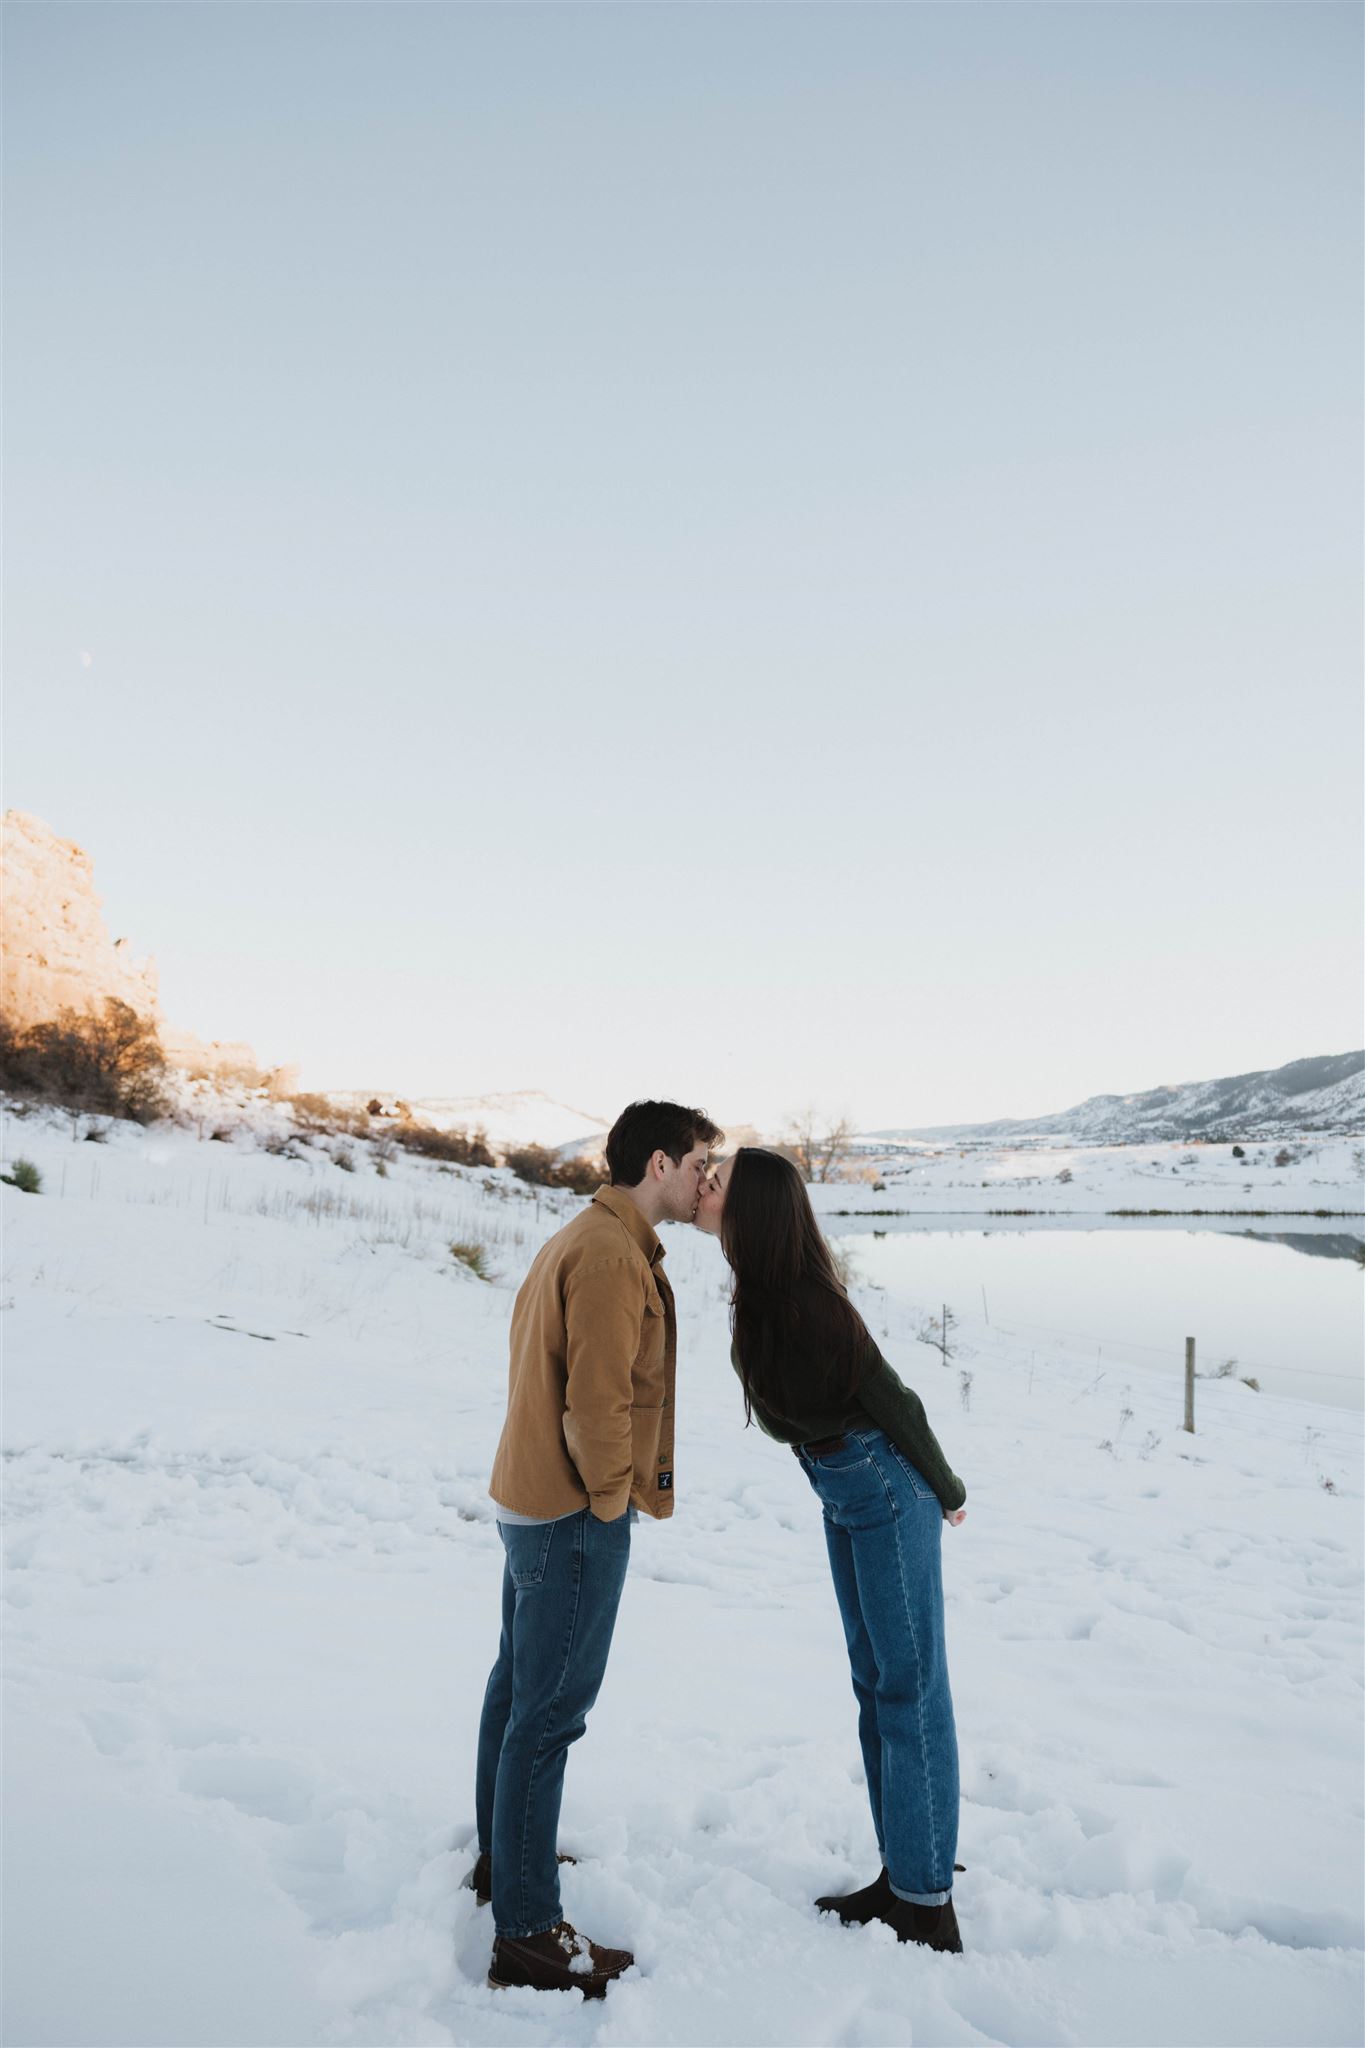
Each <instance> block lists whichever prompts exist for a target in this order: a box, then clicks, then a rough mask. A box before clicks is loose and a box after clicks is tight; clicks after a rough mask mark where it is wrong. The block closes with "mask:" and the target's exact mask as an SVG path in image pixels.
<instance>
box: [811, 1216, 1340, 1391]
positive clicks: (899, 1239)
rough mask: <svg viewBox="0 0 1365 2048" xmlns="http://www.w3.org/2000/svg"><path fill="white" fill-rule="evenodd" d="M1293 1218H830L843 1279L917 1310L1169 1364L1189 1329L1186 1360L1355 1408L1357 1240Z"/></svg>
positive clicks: (1053, 1344)
mask: <svg viewBox="0 0 1365 2048" xmlns="http://www.w3.org/2000/svg"><path fill="white" fill-rule="evenodd" d="M829 1220H830V1223H831V1224H832V1223H833V1222H834V1219H833V1218H831V1219H829ZM1294 1222H1295V1224H1296V1226H1297V1227H1296V1228H1295V1229H1293V1230H1284V1231H1281V1230H1267V1229H1263V1228H1257V1229H1248V1228H1246V1227H1245V1226H1244V1225H1242V1224H1239V1223H1238V1222H1237V1220H1236V1219H1232V1218H1229V1219H1218V1221H1217V1222H1211V1223H1201V1224H1195V1223H1193V1222H1191V1221H1189V1220H1187V1219H1180V1218H1176V1219H1169V1218H1161V1219H1155V1218H1143V1219H1141V1220H1140V1221H1128V1220H1127V1219H1125V1220H1124V1221H1123V1222H1121V1223H1120V1222H1116V1221H1115V1220H1114V1219H1110V1218H1103V1219H1101V1218H1089V1219H1086V1220H1085V1221H1084V1222H1082V1221H1081V1220H1080V1219H1079V1218H1075V1217H1068V1218H1057V1219H1053V1218H1048V1219H1047V1220H1046V1222H1044V1221H1043V1219H1041V1218H1028V1219H1022V1218H1021V1219H1018V1220H1014V1219H1010V1220H1008V1221H1006V1220H1004V1219H1001V1218H997V1217H991V1218H984V1217H983V1218H980V1219H972V1220H971V1221H970V1222H969V1221H968V1219H966V1218H964V1217H961V1216H954V1217H952V1218H947V1217H896V1218H891V1217H886V1218H880V1217H879V1218H876V1219H873V1218H871V1217H865V1218H853V1217H840V1218H839V1219H838V1224H839V1226H840V1228H839V1230H838V1234H837V1243H838V1247H839V1250H840V1253H841V1254H842V1255H843V1256H844V1257H845V1258H846V1259H847V1260H849V1261H850V1262H851V1265H852V1269H853V1275H854V1277H855V1279H856V1280H858V1281H862V1282H866V1283H870V1284H872V1285H874V1286H878V1287H884V1288H886V1290H887V1291H888V1293H890V1294H892V1295H893V1296H895V1297H896V1298H898V1299H901V1300H904V1301H907V1302H910V1303H913V1304H915V1305H916V1306H918V1307H922V1308H923V1309H925V1310H926V1312H928V1311H932V1312H934V1313H937V1312H938V1310H939V1309H940V1307H941V1306H942V1304H943V1303H945V1302H946V1303H948V1305H949V1306H950V1307H951V1309H952V1310H953V1312H954V1314H955V1315H956V1316H957V1317H958V1319H959V1324H960V1326H961V1327H963V1329H964V1332H965V1331H966V1329H967V1326H968V1325H970V1324H973V1323H975V1324H976V1325H977V1326H979V1327H980V1328H981V1329H983V1330H984V1328H985V1327H986V1326H987V1325H989V1326H990V1328H991V1329H992V1330H994V1331H996V1332H1000V1333H1003V1334H1006V1335H1010V1336H1013V1337H1016V1338H1017V1339H1019V1340H1020V1341H1021V1342H1024V1343H1027V1344H1029V1345H1030V1346H1034V1345H1036V1346H1037V1347H1038V1349H1039V1350H1040V1351H1043V1350H1045V1349H1053V1350H1056V1351H1058V1352H1061V1353H1065V1354H1067V1355H1071V1356H1083V1355H1088V1356H1089V1357H1092V1358H1093V1357H1095V1356H1096V1355H1097V1354H1100V1355H1102V1356H1103V1358H1104V1360H1105V1362H1106V1363H1108V1362H1110V1361H1113V1362H1114V1363H1122V1362H1124V1361H1127V1362H1128V1363H1130V1364H1132V1365H1134V1366H1143V1367H1146V1368H1147V1369H1149V1370H1158V1371H1160V1370H1165V1371H1170V1372H1172V1373H1183V1370H1184V1346H1185V1339H1186V1337H1188V1336H1193V1337H1194V1338H1195V1339H1196V1341H1197V1344H1198V1347H1199V1364H1200V1370H1201V1372H1207V1373H1220V1372H1221V1373H1225V1374H1227V1375H1228V1376H1232V1375H1233V1374H1234V1373H1235V1374H1236V1376H1238V1377H1245V1376H1248V1375H1250V1376H1254V1377H1255V1378H1256V1379H1257V1380H1258V1381H1259V1382H1260V1385H1261V1387H1262V1389H1263V1390H1264V1391H1265V1392H1266V1393H1272V1394H1292V1395H1295V1396H1296V1397H1298V1398H1300V1399H1305V1398H1306V1399H1309V1400H1315V1401H1323V1402H1328V1403H1330V1404H1332V1405H1333V1406H1345V1407H1353V1408H1358V1407H1360V1406H1361V1405H1362V1386H1363V1384H1365V1334H1363V1332H1362V1321H1361V1306H1362V1304H1361V1288H1362V1270H1363V1269H1365V1236H1362V1235H1361V1234H1360V1233H1359V1232H1357V1231H1354V1230H1341V1229H1339V1228H1332V1229H1328V1228H1318V1229H1314V1228H1312V1227H1311V1225H1310V1226H1309V1227H1307V1228H1305V1227H1304V1226H1305V1224H1306V1223H1307V1219H1300V1218H1297V1217H1296V1218H1295V1219H1294ZM848 1226H852V1227H851V1228H850V1227H848ZM1290 1254H1296V1255H1297V1256H1289V1255H1290Z"/></svg>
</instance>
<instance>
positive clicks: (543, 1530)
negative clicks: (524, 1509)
mask: <svg viewBox="0 0 1365 2048" xmlns="http://www.w3.org/2000/svg"><path fill="white" fill-rule="evenodd" d="M554 1533H555V1525H554V1523H553V1522H533V1523H531V1524H529V1525H528V1524H527V1523H525V1522H499V1523H498V1534H499V1536H501V1538H502V1547H503V1549H504V1550H505V1551H506V1552H507V1569H508V1571H509V1572H510V1573H511V1574H512V1584H513V1585H514V1586H515V1587H516V1589H517V1591H518V1592H522V1591H524V1590H525V1589H526V1588H527V1587H528V1586H538V1585H539V1584H540V1583H541V1581H542V1580H543V1578H544V1577H545V1567H546V1565H547V1564H548V1563H549V1561H550V1545H551V1543H552V1542H553V1541H554Z"/></svg>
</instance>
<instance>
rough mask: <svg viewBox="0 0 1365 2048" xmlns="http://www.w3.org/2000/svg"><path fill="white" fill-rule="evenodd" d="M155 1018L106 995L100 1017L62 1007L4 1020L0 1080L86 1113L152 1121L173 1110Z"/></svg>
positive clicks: (22, 1091)
mask: <svg viewBox="0 0 1365 2048" xmlns="http://www.w3.org/2000/svg"><path fill="white" fill-rule="evenodd" d="M165 1080H166V1055H165V1053H164V1052H163V1051H162V1049H161V1041H160V1039H159V1038H158V1037H157V1030H156V1025H155V1023H154V1021H153V1020H152V1019H151V1018H150V1017H144V1016H141V1015H139V1013H138V1012H137V1011H136V1010H134V1009H133V1008H132V1007H131V1005H130V1004H128V1003H124V1002H120V1001H119V999H118V997H117V996H108V997H106V999H105V1003H104V1008H103V1009H102V1010H101V1011H100V1013H99V1014H98V1015H87V1014H85V1013H83V1012H81V1011H79V1010H70V1009H66V1010H61V1011H59V1013H58V1014H57V1016H56V1017H49V1018H45V1019H44V1020H43V1021H42V1022H41V1023H39V1024H30V1025H28V1026H27V1027H26V1028H25V1029H24V1030H22V1031H20V1030H17V1029H15V1028H14V1027H13V1026H12V1025H9V1024H7V1023H6V1024H0V1086H3V1087H5V1088H7V1089H9V1090H10V1091H11V1092H12V1093H13V1094H15V1095H27V1096H32V1097H36V1098H37V1099H38V1100H39V1101H42V1102H50V1103H54V1104H56V1105H57V1106H58V1107H59V1108H62V1109H65V1110H67V1111H68V1112H69V1113H70V1114H71V1115H72V1116H73V1117H74V1116H78V1115H80V1114H82V1113H85V1114H94V1115H100V1116H119V1117H128V1118H131V1120H132V1121H133V1122H134V1123H140V1124H150V1123H154V1122H155V1121H156V1119H157V1118H158V1117H160V1116H164V1115H166V1114H167V1112H168V1110H169V1107H170V1104H169V1100H168V1098H167V1095H166V1086H165Z"/></svg>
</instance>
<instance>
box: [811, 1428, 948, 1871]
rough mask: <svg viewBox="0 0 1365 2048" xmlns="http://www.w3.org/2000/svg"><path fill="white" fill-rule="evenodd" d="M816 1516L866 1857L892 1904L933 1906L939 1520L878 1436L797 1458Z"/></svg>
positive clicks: (930, 1500) (939, 1512) (941, 1832)
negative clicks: (854, 1715)
mask: <svg viewBox="0 0 1365 2048" xmlns="http://www.w3.org/2000/svg"><path fill="white" fill-rule="evenodd" d="M797 1455H798V1457H799V1458H800V1460H801V1464H802V1467H803V1469H804V1471H805V1473H806V1476H807V1478H808V1479H809V1480H810V1483H811V1485H812V1486H813V1487H814V1489H815V1492H816V1494H817V1495H818V1497H819V1500H820V1505H821V1506H822V1508H823V1509H824V1511H825V1541H826V1543H827V1545H828V1547H829V1562H830V1569H831V1571H832V1572H833V1574H834V1590H835V1593H836V1594H837V1596H838V1600H839V1612H840V1614H841V1616H842V1618H843V1624H844V1637H845V1640H846V1641H847V1643H848V1659H849V1663H850V1664H851V1665H852V1667H853V1691H854V1695H855V1697H856V1699H857V1702H858V1739H859V1741H860V1742H861V1743H862V1750H863V1767H864V1770H865V1771H866V1774H867V1796H868V1799H869V1801H870V1802H871V1806H872V1824H873V1826H874V1827H875V1828H876V1830H877V1846H878V1848H879V1849H880V1850H881V1856H882V1862H883V1863H884V1864H885V1866H886V1869H887V1874H888V1876H889V1877H890V1880H891V1889H892V1891H893V1892H895V1894H896V1896H897V1897H898V1898H902V1899H908V1900H910V1901H911V1902H912V1903H913V1904H914V1905H919V1906H941V1905H942V1904H943V1903H944V1902H945V1900H946V1899H947V1898H948V1897H949V1896H950V1894H951V1892H952V1888H953V1858H954V1856H955V1854H956V1851H957V1813H958V1775H957V1730H956V1728H955V1726H954V1723H953V1701H952V1695H951V1693H950V1692H949V1690H948V1657H947V1644H946V1641H945V1632H944V1624H943V1572H942V1558H941V1550H942V1541H943V1509H942V1507H941V1505H940V1504H939V1501H938V1498H937V1496H936V1495H935V1494H934V1492H933V1490H932V1488H931V1487H930V1486H929V1484H928V1482H927V1480H925V1479H924V1478H923V1477H922V1476H921V1474H920V1473H919V1472H918V1471H917V1469H916V1468H915V1466H913V1465H912V1464H911V1463H910V1460H909V1459H908V1458H907V1457H906V1456H905V1455H904V1454H903V1452H901V1451H900V1450H898V1449H897V1447H896V1445H895V1444H894V1443H892V1441H891V1439H890V1438H889V1437H888V1436H887V1435H886V1434H885V1432H884V1431H882V1430H880V1429H864V1430H859V1431H856V1432H855V1433H853V1434H852V1435H850V1436H848V1437H846V1438H845V1440H844V1445H843V1447H842V1448H841V1449H840V1450H837V1451H834V1452H832V1453H831V1454H830V1455H829V1456H827V1457H823V1458H813V1457H811V1456H810V1455H809V1454H808V1453H807V1452H806V1451H798V1453H797Z"/></svg>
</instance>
